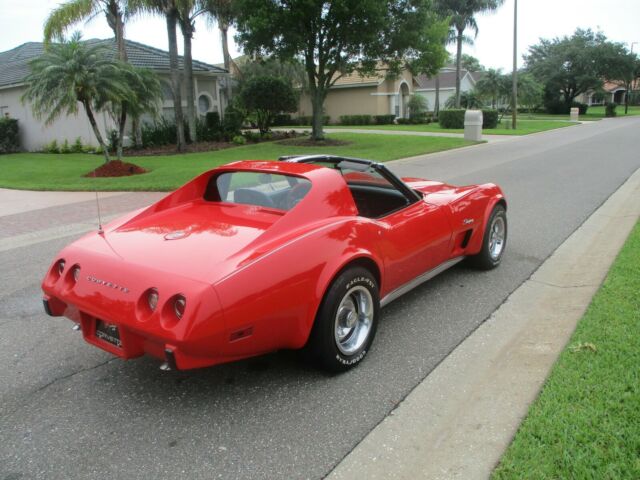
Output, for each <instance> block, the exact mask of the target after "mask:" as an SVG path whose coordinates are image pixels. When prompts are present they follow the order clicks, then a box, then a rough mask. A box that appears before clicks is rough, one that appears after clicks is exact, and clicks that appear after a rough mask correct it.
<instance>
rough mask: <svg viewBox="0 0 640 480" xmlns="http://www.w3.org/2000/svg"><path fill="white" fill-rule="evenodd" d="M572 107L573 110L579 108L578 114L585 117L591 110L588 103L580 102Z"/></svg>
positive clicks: (574, 103)
mask: <svg viewBox="0 0 640 480" xmlns="http://www.w3.org/2000/svg"><path fill="white" fill-rule="evenodd" d="M571 106H572V107H573V108H576V107H577V108H578V112H579V114H580V115H584V114H586V113H587V110H588V109H589V105H587V104H586V103H580V102H573V103H572V104H571Z"/></svg>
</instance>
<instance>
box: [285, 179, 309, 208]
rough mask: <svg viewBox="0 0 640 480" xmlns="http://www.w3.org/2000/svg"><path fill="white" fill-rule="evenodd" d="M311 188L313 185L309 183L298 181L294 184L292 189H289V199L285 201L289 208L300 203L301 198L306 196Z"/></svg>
mask: <svg viewBox="0 0 640 480" xmlns="http://www.w3.org/2000/svg"><path fill="white" fill-rule="evenodd" d="M310 189H311V185H309V184H308V183H298V184H296V185H294V186H293V187H292V188H291V190H289V193H287V200H286V202H285V205H286V208H287V210H291V209H292V208H293V207H295V206H296V205H297V204H298V203H300V200H302V199H303V198H304V196H305V195H306V194H307V192H308V191H309V190H310Z"/></svg>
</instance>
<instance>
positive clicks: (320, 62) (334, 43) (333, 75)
mask: <svg viewBox="0 0 640 480" xmlns="http://www.w3.org/2000/svg"><path fill="white" fill-rule="evenodd" d="M430 6H431V2H430V1H429V0H361V1H359V2H354V1H353V0H334V1H321V0H290V1H288V2H282V1H279V0H237V10H236V11H237V15H238V17H237V28H238V35H237V37H236V38H237V40H238V41H239V42H240V43H241V44H242V45H243V47H244V49H245V51H247V52H248V53H252V54H262V55H264V56H269V55H272V54H273V55H276V56H277V57H278V58H280V59H288V58H293V57H295V56H300V57H302V58H304V64H305V70H306V73H307V78H308V80H309V94H310V97H311V105H312V111H313V125H312V138H313V139H314V140H319V139H322V138H323V137H324V134H323V130H322V120H323V119H322V109H323V105H324V100H325V98H326V96H327V93H328V91H329V89H330V88H331V87H332V86H333V85H334V84H335V82H336V81H337V80H338V79H339V78H340V77H341V76H343V75H344V74H347V73H350V72H353V71H354V70H358V71H360V72H362V73H368V74H374V73H375V72H376V66H377V65H380V63H382V64H383V65H385V68H388V71H389V73H398V72H399V71H400V70H401V69H402V67H403V66H404V63H403V60H402V58H403V56H404V55H405V54H407V53H408V52H411V51H412V50H414V49H418V48H423V47H424V45H425V44H426V43H428V42H427V41H426V40H425V39H424V36H425V28H426V27H427V26H428V25H429V23H430V22H431V21H432V19H431V15H430V13H431V12H430Z"/></svg>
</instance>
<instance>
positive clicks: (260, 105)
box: [237, 75, 298, 133]
mask: <svg viewBox="0 0 640 480" xmlns="http://www.w3.org/2000/svg"><path fill="white" fill-rule="evenodd" d="M237 98H238V100H239V102H240V103H241V106H242V107H243V108H244V109H246V110H247V111H248V112H250V113H252V114H253V115H254V116H255V121H256V124H257V127H258V128H259V129H260V132H261V133H266V132H268V131H269V128H271V125H272V122H273V118H274V117H275V116H276V115H278V114H279V113H281V112H295V111H296V108H297V107H298V98H297V96H296V92H295V90H294V89H293V87H292V86H291V83H290V82H288V81H287V80H285V79H284V78H281V77H278V76H275V75H259V76H256V77H250V78H249V79H245V80H244V81H243V82H242V87H241V89H240V92H239V94H238V97H237Z"/></svg>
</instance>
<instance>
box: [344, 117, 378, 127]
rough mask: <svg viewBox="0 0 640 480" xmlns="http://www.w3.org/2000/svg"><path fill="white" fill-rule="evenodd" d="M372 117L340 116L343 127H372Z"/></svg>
mask: <svg viewBox="0 0 640 480" xmlns="http://www.w3.org/2000/svg"><path fill="white" fill-rule="evenodd" d="M372 120H373V117H372V116H371V115H340V124H341V125H371V123H372Z"/></svg>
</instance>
